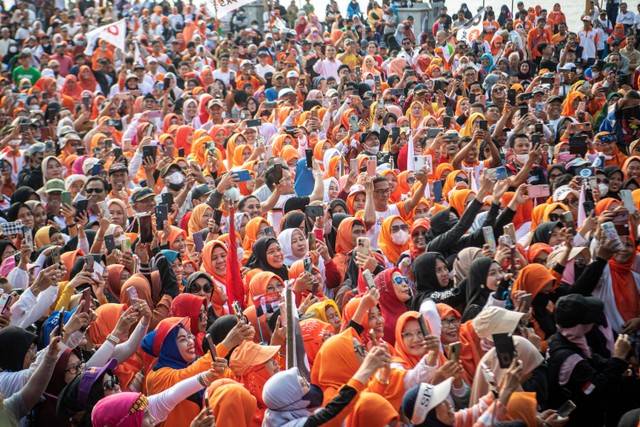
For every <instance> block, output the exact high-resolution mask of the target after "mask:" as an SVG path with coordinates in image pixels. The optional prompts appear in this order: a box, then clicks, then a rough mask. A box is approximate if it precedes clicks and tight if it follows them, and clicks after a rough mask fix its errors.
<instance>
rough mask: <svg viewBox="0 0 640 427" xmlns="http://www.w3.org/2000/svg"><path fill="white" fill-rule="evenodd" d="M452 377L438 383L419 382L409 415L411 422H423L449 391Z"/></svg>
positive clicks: (416, 423) (417, 423) (415, 423)
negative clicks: (414, 401) (411, 411)
mask: <svg viewBox="0 0 640 427" xmlns="http://www.w3.org/2000/svg"><path fill="white" fill-rule="evenodd" d="M452 381H453V378H447V379H446V380H444V381H443V382H441V383H440V384H438V385H431V384H428V383H422V384H420V387H419V388H418V394H417V396H416V403H415V406H414V407H413V415H412V416H411V424H413V425H419V424H422V423H423V422H424V420H425V419H426V418H427V415H428V414H429V412H431V411H432V410H433V409H435V407H436V406H438V405H439V404H441V403H442V402H444V400H445V399H446V398H447V396H449V393H450V392H451V382H452Z"/></svg>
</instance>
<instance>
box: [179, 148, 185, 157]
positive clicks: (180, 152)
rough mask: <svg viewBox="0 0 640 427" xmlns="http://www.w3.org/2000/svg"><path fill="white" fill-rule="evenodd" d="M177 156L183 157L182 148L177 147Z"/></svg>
mask: <svg viewBox="0 0 640 427" xmlns="http://www.w3.org/2000/svg"><path fill="white" fill-rule="evenodd" d="M178 157H184V148H178Z"/></svg>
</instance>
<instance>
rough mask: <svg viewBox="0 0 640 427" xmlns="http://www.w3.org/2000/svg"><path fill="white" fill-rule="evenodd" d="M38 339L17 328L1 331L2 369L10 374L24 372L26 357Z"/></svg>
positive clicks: (7, 328)
mask: <svg viewBox="0 0 640 427" xmlns="http://www.w3.org/2000/svg"><path fill="white" fill-rule="evenodd" d="M37 338H38V337H37V336H36V335H35V334H32V333H31V332H27V331H26V330H24V329H22V328H19V327H17V326H7V327H6V328H3V329H2V330H0V369H2V370H3V371H9V372H18V371H21V370H22V366H23V363H24V356H26V354H27V351H28V350H29V347H31V344H33V343H35V342H36V339H37Z"/></svg>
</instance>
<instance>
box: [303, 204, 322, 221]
mask: <svg viewBox="0 0 640 427" xmlns="http://www.w3.org/2000/svg"><path fill="white" fill-rule="evenodd" d="M304 214H305V215H306V216H308V217H309V218H318V217H321V216H323V215H324V209H323V208H322V206H307V207H306V208H304Z"/></svg>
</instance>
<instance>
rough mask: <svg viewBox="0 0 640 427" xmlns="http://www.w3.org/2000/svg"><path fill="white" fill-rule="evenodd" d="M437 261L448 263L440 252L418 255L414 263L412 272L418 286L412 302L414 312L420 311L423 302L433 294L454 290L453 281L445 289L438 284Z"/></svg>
mask: <svg viewBox="0 0 640 427" xmlns="http://www.w3.org/2000/svg"><path fill="white" fill-rule="evenodd" d="M437 260H440V261H442V262H444V263H445V264H446V263H447V260H446V259H445V257H444V256H443V255H442V254H441V253H439V252H425V253H423V254H420V255H418V257H417V258H416V259H415V260H414V261H413V264H412V265H411V272H412V273H413V281H414V283H415V284H416V294H415V295H414V296H413V299H412V300H411V306H412V310H416V311H418V310H419V308H420V304H422V301H424V300H425V299H426V298H429V295H431V294H432V293H434V292H440V291H445V290H449V289H451V288H453V283H452V282H451V280H449V283H448V284H447V286H445V287H444V288H443V287H442V286H440V285H439V284H438V276H437V275H436V261H437Z"/></svg>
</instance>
